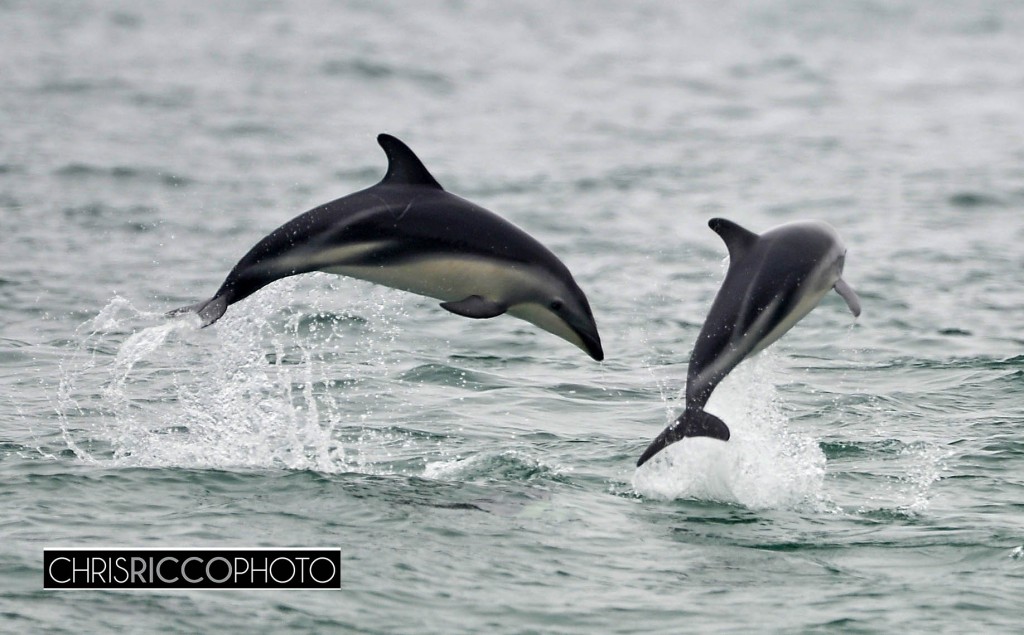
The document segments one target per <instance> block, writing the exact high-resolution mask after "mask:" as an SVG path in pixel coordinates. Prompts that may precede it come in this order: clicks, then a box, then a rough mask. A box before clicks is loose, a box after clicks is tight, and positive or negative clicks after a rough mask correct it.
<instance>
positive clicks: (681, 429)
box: [636, 408, 731, 467]
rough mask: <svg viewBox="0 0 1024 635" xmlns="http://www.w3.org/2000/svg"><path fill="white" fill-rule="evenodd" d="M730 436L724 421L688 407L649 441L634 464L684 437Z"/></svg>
mask: <svg viewBox="0 0 1024 635" xmlns="http://www.w3.org/2000/svg"><path fill="white" fill-rule="evenodd" d="M730 436H731V435H730V433H729V426H727V425H725V422H724V421H722V420H721V419H719V418H718V417H716V416H715V415H713V414H711V413H710V412H706V411H704V410H698V409H695V408H688V409H686V410H685V411H684V412H683V414H682V415H680V416H679V418H678V419H676V420H675V423H673V424H672V425H670V426H669V427H667V428H665V429H664V430H663V431H662V433H661V434H659V435H658V437H657V438H656V439H654V441H651V444H650V445H649V446H647V449H646V450H644V453H643V454H641V455H640V458H639V459H638V460H637V462H636V466H637V467H640V466H641V465H643V464H644V463H646V462H647V461H648V460H650V458H651V457H652V456H654V455H655V454H657V453H658V452H661V451H662V450H663V449H665V448H666V447H668V446H670V445H672V444H673V443H675V442H676V441H682V440H683V439H684V438H686V437H711V438H712V439H718V440H720V441H728V440H729V437H730Z"/></svg>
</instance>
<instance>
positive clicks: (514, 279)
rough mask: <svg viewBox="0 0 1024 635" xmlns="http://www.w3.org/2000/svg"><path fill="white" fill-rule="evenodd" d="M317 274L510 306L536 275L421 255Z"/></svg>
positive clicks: (503, 265) (492, 263) (502, 265)
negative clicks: (333, 274)
mask: <svg viewBox="0 0 1024 635" xmlns="http://www.w3.org/2000/svg"><path fill="white" fill-rule="evenodd" d="M320 270H321V271H326V272H328V273H335V274H339V275H343V276H349V277H352V278H358V279H360V280H367V281H369V282H374V283H376V284H382V285H385V286H388V287H393V288H395V289H401V290H402V291H408V292H410V293H415V294H417V295H422V296H426V297H428V298H435V299H438V300H442V301H445V302H452V301H458V300H462V299H464V298H467V297H469V296H472V295H477V296H481V297H485V298H487V299H488V300H493V301H498V302H502V303H504V304H512V303H514V302H515V301H517V300H519V299H520V298H524V297H525V296H527V295H529V294H528V292H527V291H526V290H528V289H530V288H531V287H534V286H536V284H537V283H536V281H535V278H536V275H533V272H530V271H528V269H527V268H526V267H517V266H516V265H514V264H510V263H507V262H502V261H499V260H491V259H486V258H473V257H468V256H458V255H450V254H446V255H423V256H416V257H411V258H403V259H401V260H398V261H395V262H390V263H383V264H375V265H367V264H362V263H357V264H339V265H332V266H327V267H322V268H321V269H320Z"/></svg>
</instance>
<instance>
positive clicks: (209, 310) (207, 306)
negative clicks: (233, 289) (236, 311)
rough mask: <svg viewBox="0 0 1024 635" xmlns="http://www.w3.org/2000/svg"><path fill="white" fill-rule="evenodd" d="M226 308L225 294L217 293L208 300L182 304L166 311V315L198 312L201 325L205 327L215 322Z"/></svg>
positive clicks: (172, 315)
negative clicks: (186, 304)
mask: <svg viewBox="0 0 1024 635" xmlns="http://www.w3.org/2000/svg"><path fill="white" fill-rule="evenodd" d="M227 310H228V299H227V296H223V295H219V296H217V297H214V298H210V299H209V300H203V301H202V302H197V303H195V304H190V305H188V306H183V307H180V308H177V309H174V310H173V311H168V312H167V317H175V316H178V315H184V314H185V313H198V314H199V317H200V318H201V319H202V320H203V323H202V325H201V327H207V326H210V325H211V324H213V323H214V322H216V321H217V320H219V319H220V318H221V316H222V315H224V312H225V311H227Z"/></svg>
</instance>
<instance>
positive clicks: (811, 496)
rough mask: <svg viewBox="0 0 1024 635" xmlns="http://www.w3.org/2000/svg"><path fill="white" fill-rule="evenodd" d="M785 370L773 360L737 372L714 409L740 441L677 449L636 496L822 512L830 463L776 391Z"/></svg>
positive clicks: (637, 484) (693, 441)
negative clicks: (793, 425) (795, 425)
mask: <svg viewBox="0 0 1024 635" xmlns="http://www.w3.org/2000/svg"><path fill="white" fill-rule="evenodd" d="M777 370H778V362H777V359H776V358H775V357H774V356H773V354H772V353H771V352H768V353H765V354H762V355H760V356H758V357H756V358H754V359H752V360H749V361H747V362H745V363H744V364H743V365H741V366H739V367H738V368H737V369H736V370H735V371H733V373H732V374H730V375H729V377H727V378H726V380H725V381H723V382H722V383H721V384H720V385H719V387H718V389H717V390H716V391H715V393H714V395H713V396H712V398H711V400H710V402H709V403H708V407H707V410H708V411H709V412H712V413H715V414H716V415H718V416H719V417H720V418H721V419H722V420H723V421H725V422H726V423H727V424H728V425H729V427H730V429H731V431H732V438H731V439H730V440H729V441H728V442H722V441H717V440H714V439H707V438H688V439H684V440H683V441H680V442H678V443H675V444H673V445H671V446H669V447H668V448H666V449H665V450H663V451H662V452H661V453H660V454H659V455H657V456H655V458H654V459H652V460H651V461H650V463H649V464H648V465H645V466H644V467H642V468H640V469H638V470H637V471H636V473H635V475H634V477H633V488H634V490H635V491H636V492H637V493H638V494H640V495H641V496H644V497H649V498H657V499H668V500H671V499H677V498H686V499H697V500H712V501H720V502H727V503H736V504H740V505H744V506H747V507H750V508H755V509H756V508H778V507H794V506H799V505H805V504H807V503H811V504H813V505H820V504H821V503H822V502H823V501H824V483H825V455H824V453H823V452H822V451H821V449H820V448H819V447H818V445H817V443H816V442H815V441H814V439H812V438H810V437H809V436H806V435H805V434H800V433H796V432H794V431H792V430H790V429H789V425H788V418H787V416H786V414H785V413H784V412H783V410H782V407H781V400H780V397H779V393H778V391H777V390H776V388H775V385H774V383H773V379H774V378H775V376H776V375H777Z"/></svg>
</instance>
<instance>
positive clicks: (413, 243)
mask: <svg viewBox="0 0 1024 635" xmlns="http://www.w3.org/2000/svg"><path fill="white" fill-rule="evenodd" d="M377 142H378V143H380V145H381V147H382V148H383V149H384V153H385V154H386V155H387V158H388V170H387V173H386V174H385V175H384V178H383V180H381V182H380V183H378V184H376V185H374V186H372V187H369V188H367V189H365V190H361V191H359V192H355V193H354V194H349V195H348V196H345V197H342V198H339V199H338V200H336V201H332V202H330V203H327V204H324V205H321V206H319V207H316V208H314V209H312V210H310V211H308V212H306V213H304V214H301V215H299V216H297V217H296V218H294V219H292V220H291V221H289V222H287V223H285V224H284V225H282V226H281V227H279V228H277V229H275V230H274V231H273V232H271V233H270V234H269V235H268V236H266V237H265V238H263V239H262V240H261V241H259V242H258V243H256V246H254V247H253V248H252V249H250V250H249V253H247V254H246V255H245V256H244V257H243V258H242V259H241V260H239V261H238V264H236V265H235V267H234V268H233V269H232V270H231V272H230V273H228V276H227V278H226V279H225V280H224V283H223V284H222V285H221V286H220V289H218V290H217V293H215V294H214V296H213V297H212V298H210V299H209V300H206V301H203V302H199V303H197V304H194V305H191V306H186V307H182V308H180V309H176V310H175V311H172V312H171V314H179V313H186V312H192V311H194V312H196V313H198V314H199V316H200V317H201V318H202V321H203V326H208V325H210V324H213V323H214V322H216V321H217V320H218V319H219V318H220V317H221V316H222V315H224V312H225V311H226V310H227V307H228V306H229V305H231V304H234V303H235V302H238V301H239V300H242V299H244V298H246V297H248V296H249V295H251V294H253V293H255V292H256V291H258V290H259V289H261V288H262V287H265V286H266V285H268V284H270V283H271V282H274V281H275V280H279V279H281V278H285V277H287V276H294V275H296V274H300V273H306V272H310V271H326V272H329V273H336V274H340V275H344V276H351V277H353V278H359V279H361V280H369V281H370V282H375V283H378V284H382V285H385V286H388V287H394V288H396V289H402V290H404V291H411V292H412V293H417V294H419V295H424V296H427V297H431V298H436V299H438V300H442V302H441V306H442V307H443V308H444V309H446V310H448V311H450V312H452V313H455V314H456V315H462V316H465V317H469V318H478V319H479V318H492V317H496V316H498V315H501V314H502V313H508V314H509V315H513V316H515V317H518V318H520V319H523V320H526V321H527V322H530V323H532V324H535V325H536V326H538V327H540V328H542V329H544V330H545V331H548V332H549V333H553V334H555V335H557V336H558V337H560V338H562V339H564V340H566V341H568V342H570V343H571V344H574V345H576V346H578V347H579V348H581V349H583V350H584V351H585V352H586V353H587V354H589V355H590V356H591V357H593V358H594V359H596V360H598V361H600V360H602V359H603V358H604V352H603V350H602V348H601V337H600V335H598V332H597V324H596V323H595V322H594V315H593V313H592V312H591V310H590V304H589V303H588V302H587V297H586V296H585V295H584V294H583V291H582V290H580V288H579V286H578V285H577V284H576V281H575V280H574V279H573V277H572V274H571V273H570V272H569V270H568V269H567V268H566V266H565V265H564V264H562V261H561V260H559V259H558V258H557V257H556V256H555V255H554V254H553V253H551V252H550V251H549V250H548V249H547V248H546V247H544V245H542V244H540V243H539V242H538V241H537V240H535V239H534V238H533V237H532V236H530V235H529V234H527V233H526V232H524V231H523V230H521V229H519V228H518V227H516V226H515V225H513V224H512V223H509V222H508V221H506V220H504V219H503V218H501V217H499V216H498V215H496V214H494V213H492V212H490V211H488V210H486V209H484V208H482V207H480V206H478V205H475V204H473V203H471V202H469V201H467V200H465V199H463V198H460V197H458V196H455V195H454V194H449V193H448V192H446V191H444V189H443V188H442V187H441V185H440V184H439V183H438V182H437V181H436V180H435V179H434V177H433V176H431V174H430V172H428V171H427V168H426V167H425V166H424V165H423V163H422V162H421V161H420V160H419V158H417V157H416V155H415V154H413V152H412V150H410V149H409V147H408V146H406V145H405V144H404V143H402V142H401V141H399V140H398V139H396V138H395V137H392V136H391V135H387V134H381V135H379V136H378V137H377Z"/></svg>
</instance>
